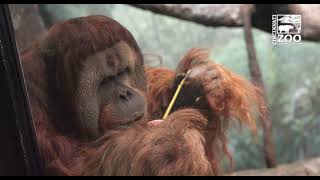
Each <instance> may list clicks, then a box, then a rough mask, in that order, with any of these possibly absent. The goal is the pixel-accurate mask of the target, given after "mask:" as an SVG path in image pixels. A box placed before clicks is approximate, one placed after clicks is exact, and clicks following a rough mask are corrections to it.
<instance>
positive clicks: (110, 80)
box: [100, 76, 115, 86]
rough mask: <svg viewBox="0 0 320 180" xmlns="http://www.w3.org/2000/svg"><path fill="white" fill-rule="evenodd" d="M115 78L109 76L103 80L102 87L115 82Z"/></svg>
mask: <svg viewBox="0 0 320 180" xmlns="http://www.w3.org/2000/svg"><path fill="white" fill-rule="evenodd" d="M114 79H115V76H108V77H105V78H103V80H102V81H101V82H100V86H104V85H108V84H109V83H111V82H112V81H114Z"/></svg>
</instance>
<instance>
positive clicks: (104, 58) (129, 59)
mask: <svg viewBox="0 0 320 180" xmlns="http://www.w3.org/2000/svg"><path fill="white" fill-rule="evenodd" d="M137 57H138V56H137V53H136V52H135V51H134V49H133V48H131V47H130V46H129V45H128V44H127V43H126V42H124V41H120V42H118V43H116V44H114V45H113V46H111V47H107V48H105V49H104V50H102V51H98V52H96V53H94V54H92V55H91V56H89V57H88V58H87V60H86V61H85V62H84V64H85V65H86V66H88V65H89V66H101V65H102V66H105V65H107V66H108V67H109V68H112V69H113V70H117V69H118V68H120V69H121V68H122V67H134V66H135V64H136V63H137V62H136V61H137Z"/></svg>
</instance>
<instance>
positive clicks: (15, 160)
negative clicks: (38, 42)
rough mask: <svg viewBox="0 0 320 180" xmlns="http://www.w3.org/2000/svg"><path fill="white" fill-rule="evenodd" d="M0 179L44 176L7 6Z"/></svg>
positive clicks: (3, 13)
mask: <svg viewBox="0 0 320 180" xmlns="http://www.w3.org/2000/svg"><path fill="white" fill-rule="evenodd" d="M0 98H1V99H0V142H1V144H2V145H1V148H0V175H27V176H39V175H43V162H42V161H41V158H40V152H39V147H38V143H37V138H36V133H35V127H34V123H33V120H32V114H31V109H30V103H29V99H28V93H27V89H26V85H25V80H24V76H23V72H22V66H21V62H20V58H19V53H18V49H17V45H16V41H15V34H14V31H13V25H12V20H11V13H10V9H9V5H8V4H1V5H0Z"/></svg>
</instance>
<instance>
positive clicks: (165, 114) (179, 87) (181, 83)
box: [162, 69, 190, 119]
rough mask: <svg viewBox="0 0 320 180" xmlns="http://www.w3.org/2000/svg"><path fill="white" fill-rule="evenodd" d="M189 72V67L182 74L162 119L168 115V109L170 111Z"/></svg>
mask: <svg viewBox="0 0 320 180" xmlns="http://www.w3.org/2000/svg"><path fill="white" fill-rule="evenodd" d="M189 72H190V69H189V70H188V72H187V73H186V75H185V76H184V78H183V79H182V81H181V82H180V84H179V86H178V88H177V90H176V92H175V93H174V96H173V98H172V100H171V101H170V104H169V106H168V109H167V110H166V112H165V113H164V116H163V118H162V119H166V118H167V117H168V116H169V114H170V111H171V109H172V107H173V105H174V103H175V102H176V100H177V97H178V95H179V93H180V91H181V88H182V86H183V84H184V81H185V80H186V78H187V76H188V74H189Z"/></svg>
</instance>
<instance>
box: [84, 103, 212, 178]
mask: <svg viewBox="0 0 320 180" xmlns="http://www.w3.org/2000/svg"><path fill="white" fill-rule="evenodd" d="M206 125H207V120H206V119H205V118H204V117H203V116H202V114H200V113H199V112H197V111H196V110H192V109H185V110H180V111H177V112H175V113H173V114H172V115H170V116H169V117H168V119H166V121H164V122H163V123H161V124H160V125H158V126H154V127H141V126H136V127H132V128H129V129H124V130H115V131H113V132H110V133H108V135H106V136H105V137H103V138H101V139H99V140H98V141H97V142H95V143H94V144H93V146H92V147H91V148H92V149H91V150H90V151H88V158H87V160H85V162H86V164H85V166H86V168H85V172H84V175H151V176H154V175H215V174H216V173H217V172H215V171H216V169H213V168H212V166H211V163H210V162H209V161H208V160H207V157H206V153H205V143H206V142H205V138H204V133H205V129H206ZM94 146H96V147H94Z"/></svg>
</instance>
